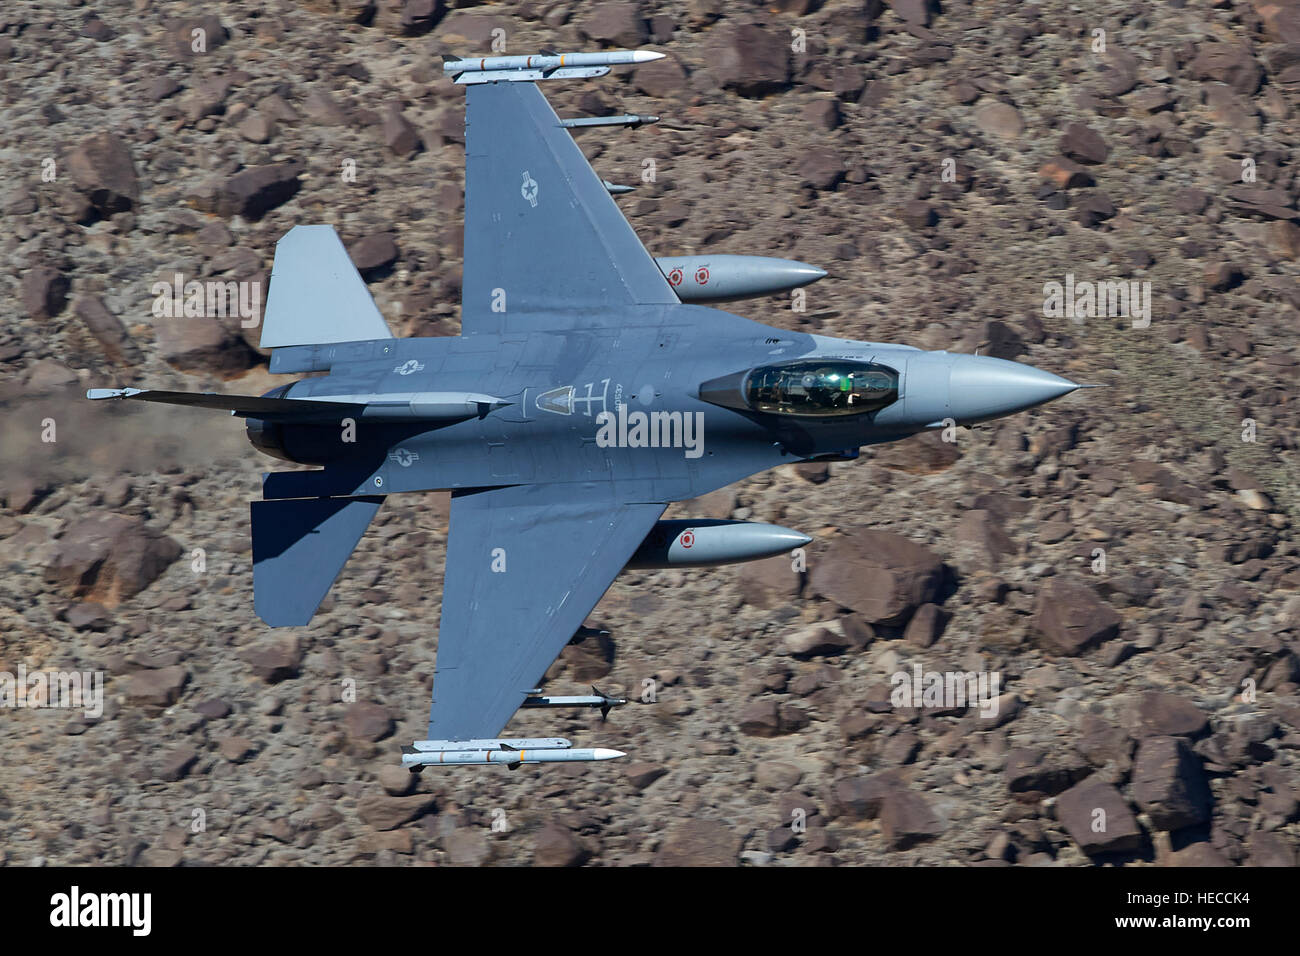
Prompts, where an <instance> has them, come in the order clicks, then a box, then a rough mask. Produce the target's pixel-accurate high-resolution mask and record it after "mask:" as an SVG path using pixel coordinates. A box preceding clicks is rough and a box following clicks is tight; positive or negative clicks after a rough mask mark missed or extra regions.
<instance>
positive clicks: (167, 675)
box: [126, 664, 190, 709]
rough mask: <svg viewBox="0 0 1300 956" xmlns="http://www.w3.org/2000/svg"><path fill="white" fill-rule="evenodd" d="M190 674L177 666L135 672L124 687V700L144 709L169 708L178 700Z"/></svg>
mask: <svg viewBox="0 0 1300 956" xmlns="http://www.w3.org/2000/svg"><path fill="white" fill-rule="evenodd" d="M189 679H190V672H189V671H187V670H186V669H185V668H184V667H182V666H180V665H179V664H177V665H175V666H172V667H159V668H156V669H153V670H142V671H136V672H135V673H134V674H132V675H131V676H130V679H129V681H128V683H127V685H126V699H127V700H129V701H131V702H133V703H136V704H143V705H144V706H146V707H156V708H160V709H161V708H165V707H170V706H171V705H172V704H174V703H176V701H178V700H180V696H181V691H183V690H184V689H185V685H186V684H187V683H189Z"/></svg>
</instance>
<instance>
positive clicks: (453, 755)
mask: <svg viewBox="0 0 1300 956" xmlns="http://www.w3.org/2000/svg"><path fill="white" fill-rule="evenodd" d="M626 756H627V754H625V753H624V752H623V751H621V750H607V749H605V748H604V747H595V748H579V749H568V750H504V749H503V750H415V749H414V748H412V749H411V750H409V751H408V752H406V753H403V754H402V766H404V767H406V768H407V769H410V770H417V771H418V770H422V769H424V768H425V767H450V766H459V767H466V766H482V765H484V764H491V763H496V764H505V765H506V766H513V767H517V766H519V765H520V764H526V763H577V762H591V761H595V760H613V759H615V758H616V757H626Z"/></svg>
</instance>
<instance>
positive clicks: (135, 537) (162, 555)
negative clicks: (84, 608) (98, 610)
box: [45, 514, 181, 608]
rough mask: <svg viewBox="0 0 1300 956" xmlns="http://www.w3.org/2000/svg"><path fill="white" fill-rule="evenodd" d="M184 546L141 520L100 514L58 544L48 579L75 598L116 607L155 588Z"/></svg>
mask: <svg viewBox="0 0 1300 956" xmlns="http://www.w3.org/2000/svg"><path fill="white" fill-rule="evenodd" d="M180 555H181V546H180V545H179V544H177V543H176V542H175V541H173V540H172V539H171V538H169V537H167V536H166V535H164V534H163V533H162V532H160V531H156V530H154V529H153V528H150V527H148V526H146V525H145V524H144V522H142V521H141V520H140V519H139V518H129V517H125V516H123V515H115V514H110V515H100V516H98V517H94V518H86V519H82V520H80V521H77V522H75V523H74V524H72V525H71V526H69V527H68V529H67V530H66V531H65V532H64V533H63V535H62V536H61V537H60V538H59V539H58V541H57V543H56V545H55V550H54V555H53V556H52V557H51V558H50V561H49V563H48V564H47V565H46V567H45V580H46V581H47V582H48V583H50V584H54V585H56V586H57V587H59V588H60V589H61V590H63V591H64V592H65V593H67V594H69V595H71V596H73V597H84V598H87V599H88V600H92V601H98V602H99V603H100V604H103V605H104V606H105V607H109V608H114V607H117V605H118V604H119V603H121V602H122V601H125V600H126V599H127V598H130V597H132V596H134V595H136V594H138V593H140V592H141V591H143V590H144V589H145V588H147V587H148V586H149V585H150V584H152V583H153V582H154V581H155V580H156V579H157V578H158V576H159V575H160V574H162V573H163V571H165V570H166V569H167V566H168V565H170V564H171V563H172V562H173V561H175V560H176V559H177V558H178V557H180Z"/></svg>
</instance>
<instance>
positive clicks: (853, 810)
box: [831, 770, 905, 820]
mask: <svg viewBox="0 0 1300 956" xmlns="http://www.w3.org/2000/svg"><path fill="white" fill-rule="evenodd" d="M904 786H905V785H904V783H903V781H902V777H901V776H900V775H899V772H898V771H897V770H886V771H885V772H883V773H875V774H871V775H869V776H860V777H842V778H840V779H839V780H836V781H835V783H834V784H832V786H831V793H832V797H833V801H834V805H835V808H836V809H837V810H838V812H839V814H840V815H841V816H843V817H845V818H847V819H849V820H874V819H875V818H876V817H878V816H879V815H880V808H881V807H882V806H883V805H884V802H885V797H886V796H888V795H889V794H890V793H892V792H893V791H895V790H898V789H900V788H902V787H904Z"/></svg>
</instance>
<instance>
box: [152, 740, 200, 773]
mask: <svg viewBox="0 0 1300 956" xmlns="http://www.w3.org/2000/svg"><path fill="white" fill-rule="evenodd" d="M198 760H199V752H198V751H197V750H195V749H194V748H193V747H191V746H189V745H188V744H181V745H180V746H179V747H177V748H175V749H174V750H170V751H168V752H167V753H166V754H165V755H164V756H163V758H162V760H161V761H160V762H159V764H158V779H160V780H165V781H167V782H168V783H174V782H176V781H177V780H183V779H184V778H185V777H187V776H189V773H190V770H191V769H193V767H194V765H195V764H196V763H198Z"/></svg>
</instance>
